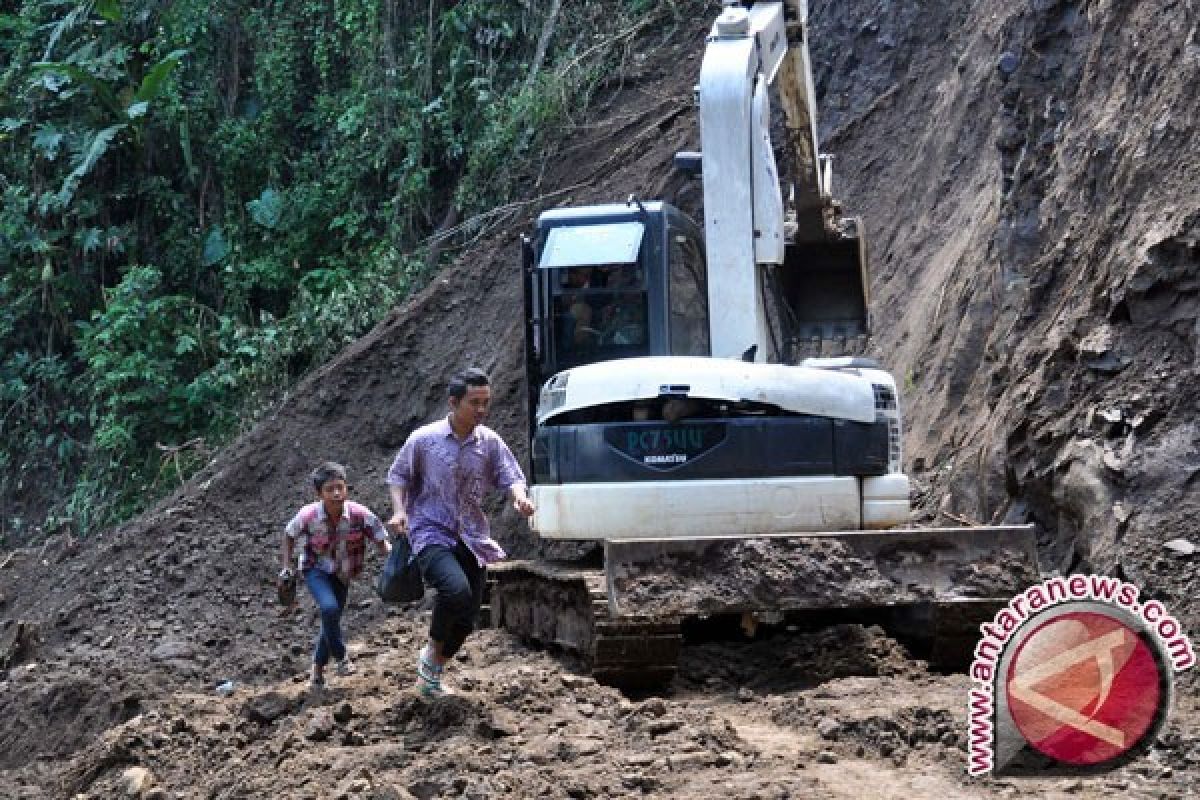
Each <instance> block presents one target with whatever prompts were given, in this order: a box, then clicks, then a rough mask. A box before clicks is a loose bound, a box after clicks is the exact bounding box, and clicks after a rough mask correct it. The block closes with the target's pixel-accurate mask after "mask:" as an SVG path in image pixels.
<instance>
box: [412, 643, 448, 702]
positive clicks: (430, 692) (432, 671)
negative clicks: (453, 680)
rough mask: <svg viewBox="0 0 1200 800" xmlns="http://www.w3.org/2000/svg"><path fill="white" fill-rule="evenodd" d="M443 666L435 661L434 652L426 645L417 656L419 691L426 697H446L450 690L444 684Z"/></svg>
mask: <svg viewBox="0 0 1200 800" xmlns="http://www.w3.org/2000/svg"><path fill="white" fill-rule="evenodd" d="M442 672H444V668H443V667H439V666H438V665H437V664H435V663H433V653H432V652H430V650H429V646H428V645H426V646H425V647H424V648H423V649H422V650H421V654H420V655H419V656H417V692H418V693H419V694H421V695H422V696H424V697H444V696H445V695H447V694H449V693H450V692H449V690H447V689H446V687H445V686H443V685H442Z"/></svg>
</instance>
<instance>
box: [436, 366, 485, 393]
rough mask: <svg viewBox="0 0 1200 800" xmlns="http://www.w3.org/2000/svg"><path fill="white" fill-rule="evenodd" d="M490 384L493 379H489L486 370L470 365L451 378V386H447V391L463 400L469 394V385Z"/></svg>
mask: <svg viewBox="0 0 1200 800" xmlns="http://www.w3.org/2000/svg"><path fill="white" fill-rule="evenodd" d="M490 384H491V381H489V380H488V376H487V373H486V372H484V371H483V370H481V369H478V368H476V367H470V368H468V369H464V370H463V371H462V372H460V373H458V374H457V375H455V376H454V377H453V378H451V379H450V386H449V387H448V388H447V390H446V393H447V394H449V395H450V396H451V397H453V398H455V399H457V400H462V399H463V398H464V397H466V396H467V388H468V387H471V386H488V385H490Z"/></svg>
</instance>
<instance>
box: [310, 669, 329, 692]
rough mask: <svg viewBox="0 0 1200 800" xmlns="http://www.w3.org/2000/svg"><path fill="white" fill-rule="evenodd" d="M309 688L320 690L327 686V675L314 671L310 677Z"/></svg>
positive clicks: (315, 690)
mask: <svg viewBox="0 0 1200 800" xmlns="http://www.w3.org/2000/svg"><path fill="white" fill-rule="evenodd" d="M308 688H309V690H310V691H314V692H317V691H320V690H321V689H324V688H325V676H324V675H320V674H316V673H313V674H312V675H310V676H309V678H308Z"/></svg>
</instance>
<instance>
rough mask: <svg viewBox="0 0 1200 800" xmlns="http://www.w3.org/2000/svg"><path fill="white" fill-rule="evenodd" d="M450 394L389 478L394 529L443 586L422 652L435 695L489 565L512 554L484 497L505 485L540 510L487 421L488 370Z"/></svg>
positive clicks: (471, 619) (520, 505)
mask: <svg viewBox="0 0 1200 800" xmlns="http://www.w3.org/2000/svg"><path fill="white" fill-rule="evenodd" d="M448 394H449V403H450V414H449V416H447V417H446V418H445V419H442V420H438V421H437V422H433V423H430V424H429V425H425V426H424V427H421V428H418V429H417V430H415V431H413V432H412V434H411V435H409V437H408V440H407V441H406V442H405V443H404V446H403V447H401V448H400V452H399V453H397V454H396V459H395V461H393V462H392V467H391V469H389V470H388V476H387V482H388V489H389V491H390V492H391V495H392V508H393V512H394V513H393V514H392V518H391V519H390V520H388V523H387V527H388V529H389V530H391V532H392V533H393V534H395V535H397V536H408V540H409V543H410V544H411V545H412V549H413V552H414V553H415V554H416V560H417V564H418V566H419V567H420V569H421V577H422V578H423V579H424V581H425V585H426V586H432V587H433V588H434V589H435V590H436V592H437V597H436V599H435V601H434V606H433V619H432V620H431V622H430V624H429V644H427V645H426V646H425V647H424V648H423V649H422V650H421V653H420V655H419V656H418V657H417V679H418V680H417V686H418V689H419V690H420V691H421V693H422V694H425V695H429V696H438V695H442V694H445V692H446V690H445V689H444V688H443V686H442V672H443V670H444V668H445V664H446V662H447V661H448V660H450V659H451V658H453V657H454V654H455V653H457V652H458V650H459V648H460V647H462V644H463V642H464V641H465V640H466V638H467V635H468V634H469V633H470V632H471V631H472V630H473V629H474V627H475V618H476V616H477V615H478V614H479V605H480V603H481V602H482V601H483V584H484V578H485V576H486V572H487V565H488V564H491V563H493V562H495V561H499V560H500V559H502V558H504V550H503V549H502V548H501V547H500V545H499V544H497V543H496V541H495V540H494V539H493V538H492V537H491V531H490V529H489V527H488V520H487V515H485V514H484V513H483V508H482V505H481V504H482V502H483V498H484V496H485V495H486V494H487V493H488V492H491V491H495V490H496V489H502V490H505V491H507V492H508V494H509V496H510V497H511V498H512V503H513V508H515V509H516V510H517V512H518V513H520V514H523V515H524V516H526V517H528V516H530V515H531V514H533V503H532V502H530V500H529V495H528V494H527V493H526V489H525V475H524V474H523V473H522V472H521V466H520V465H519V464H518V463H517V459H516V458H515V457H514V456H513V454H512V451H511V450H509V449H508V445H506V444H505V443H504V440H503V439H501V438H500V437H499V435H497V434H496V432H495V431H493V430H492V429H491V428H488V427H486V426H484V425H483V420H484V419H485V418H486V417H487V412H488V406H489V405H490V404H491V400H492V389H491V386H490V385H489V382H488V376H487V375H486V374H485V373H484V372H482V371H481V370H478V369H468V370H464V371H463V372H460V373H459V374H458V375H456V376H454V378H453V379H452V380H451V381H450V387H449V390H448Z"/></svg>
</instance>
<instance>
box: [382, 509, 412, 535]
mask: <svg viewBox="0 0 1200 800" xmlns="http://www.w3.org/2000/svg"><path fill="white" fill-rule="evenodd" d="M386 527H387V529H388V531H389V532H390V533H391V534H392V535H393V536H408V512H407V511H404V510H400V511H397V512H396V513H395V514H392V518H391V519H389V520H388V521H387V526H386Z"/></svg>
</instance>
